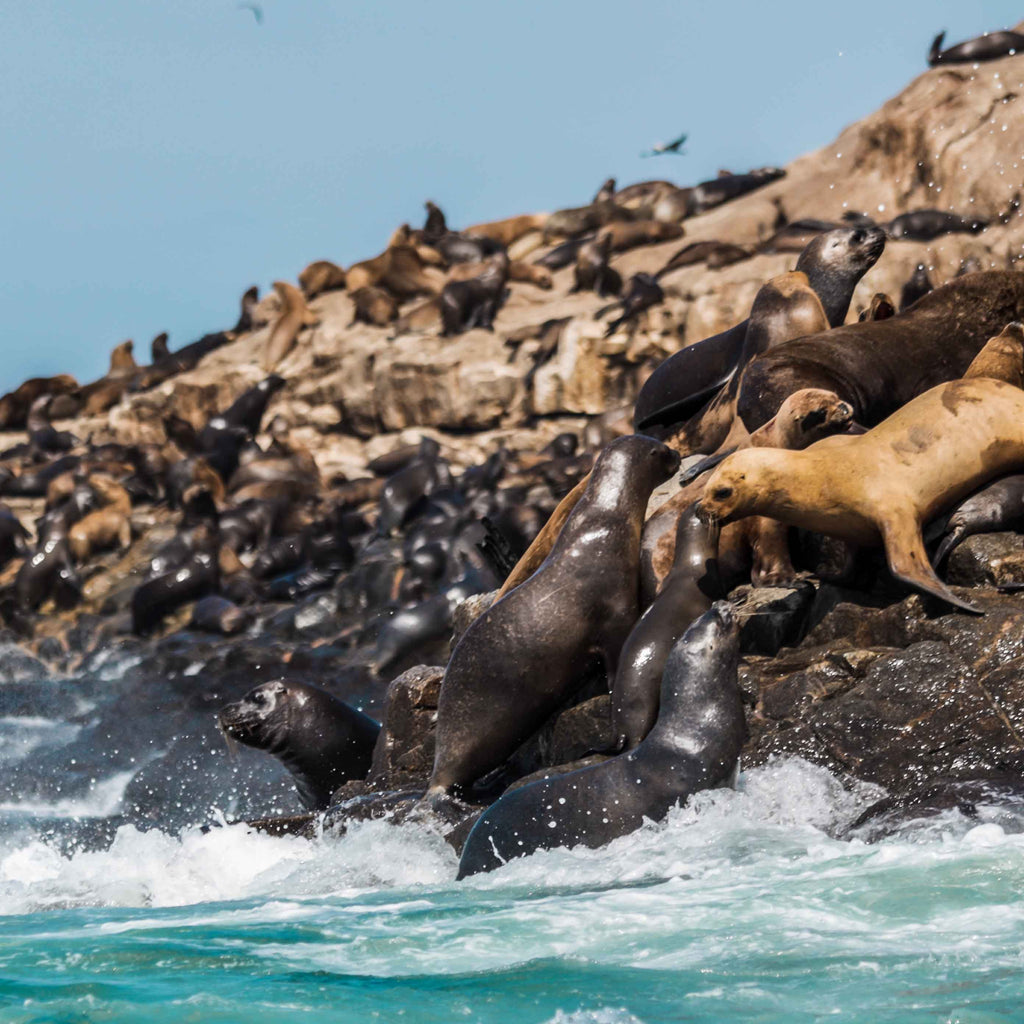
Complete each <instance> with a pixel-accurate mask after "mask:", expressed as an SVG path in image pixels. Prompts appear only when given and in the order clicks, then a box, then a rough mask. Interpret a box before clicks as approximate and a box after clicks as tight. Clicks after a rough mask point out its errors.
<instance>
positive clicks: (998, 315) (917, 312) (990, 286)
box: [662, 270, 1024, 430]
mask: <svg viewBox="0 0 1024 1024" xmlns="http://www.w3.org/2000/svg"><path fill="white" fill-rule="evenodd" d="M819 294H820V293H819ZM826 310H827V307H826ZM1021 319H1024V274H1017V273H1014V272H1012V271H999V270H988V271H982V272H981V273H977V274H968V275H967V276H966V277H961V278H956V279H954V280H952V281H950V282H948V283H947V284H944V285H940V286H939V287H938V288H936V289H935V290H934V291H933V292H929V293H928V294H927V295H926V296H925V297H924V298H923V299H919V300H918V301H917V302H915V303H914V305H913V306H912V307H911V308H910V309H908V310H906V312H903V313H898V314H897V315H896V316H894V317H890V318H889V319H888V320H882V321H881V322H876V323H856V324H847V325H845V326H843V327H835V328H833V329H832V330H831V331H827V332H825V333H823V334H814V335H811V336H810V337H807V338H799V339H797V340H796V341H789V342H787V343H786V344H785V345H780V346H779V347H778V348H776V349H773V350H772V351H771V352H766V353H765V354H764V355H763V356H761V357H760V358H759V359H756V360H755V361H754V362H753V363H751V364H750V365H749V366H748V367H747V369H746V372H745V373H744V375H743V381H742V383H741V384H740V392H739V397H738V398H737V402H736V411H737V413H738V414H739V416H740V418H741V419H742V420H743V422H744V424H745V425H746V427H747V429H748V430H756V429H757V428H758V427H760V426H761V425H762V424H764V423H766V422H767V421H768V420H769V419H771V417H772V416H774V415H775V413H776V412H777V410H778V408H779V406H780V405H781V404H782V402H783V401H784V400H785V399H786V398H787V397H788V396H789V395H791V394H792V393H793V392H794V391H799V390H800V389H801V388H824V389H825V390H827V391H834V392H835V393H836V394H837V395H838V396H839V397H840V398H841V399H843V400H844V401H847V402H849V403H850V404H851V405H852V406H853V409H854V417H855V419H856V420H857V422H858V423H862V424H863V425H864V426H874V425H875V424H876V423H880V422H881V421H882V420H883V419H885V417H886V416H888V415H889V414H890V413H892V412H894V411H895V410H896V409H898V408H899V407H900V406H902V405H905V404H906V403H907V402H909V401H910V400H911V399H912V398H913V397H914V396H915V395H919V394H921V393H922V392H923V391H926V390H928V388H931V387H934V386H935V385H936V384H940V383H942V382H943V381H947V380H952V379H955V378H957V377H961V376H963V373H964V371H965V370H966V369H967V367H968V366H970V363H971V360H972V359H973V358H974V357H975V356H976V355H977V354H978V352H979V351H981V348H982V346H983V345H984V344H985V342H986V341H988V340H989V338H991V337H993V335H995V334H997V333H998V332H999V331H1001V330H1002V329H1003V327H1005V326H1006V324H1008V323H1010V321H1013V320H1021ZM686 351H688V350H687V349H683V352H686ZM673 358H674V357H673ZM662 365H664V364H662Z"/></svg>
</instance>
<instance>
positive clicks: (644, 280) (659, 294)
mask: <svg viewBox="0 0 1024 1024" xmlns="http://www.w3.org/2000/svg"><path fill="white" fill-rule="evenodd" d="M664 301H665V293H664V292H663V291H662V290H661V285H660V284H658V282H657V280H656V279H655V278H654V277H653V276H652V275H651V274H645V273H642V272H641V273H639V274H634V275H633V276H632V277H631V278H630V279H629V284H628V285H627V286H626V294H625V295H624V296H623V297H622V314H621V315H620V316H618V317H616V318H615V319H614V320H612V321H611V322H610V323H609V324H608V327H607V329H606V330H605V332H604V336H605V337H606V338H610V337H611V336H612V335H613V334H614V333H615V332H616V331H617V330H619V328H621V327H622V326H623V324H627V323H630V322H631V321H633V320H635V319H636V318H637V317H638V316H639V315H640V314H641V313H643V312H644V311H645V310H648V309H650V308H651V307H652V306H656V305H658V303H659V302H664ZM602 312H603V311H602Z"/></svg>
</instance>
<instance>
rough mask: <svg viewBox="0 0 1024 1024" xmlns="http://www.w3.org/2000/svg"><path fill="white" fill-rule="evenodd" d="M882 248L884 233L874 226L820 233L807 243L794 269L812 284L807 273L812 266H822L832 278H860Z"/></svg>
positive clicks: (812, 278)
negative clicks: (834, 276)
mask: <svg viewBox="0 0 1024 1024" xmlns="http://www.w3.org/2000/svg"><path fill="white" fill-rule="evenodd" d="M884 248H885V231H884V229H883V228H880V227H878V226H877V225H860V224H858V225H853V226H852V227H848V228H835V229H834V230H832V231H824V232H822V233H821V234H820V235H817V236H815V237H814V238H812V239H811V241H810V242H808V243H807V246H806V247H805V248H804V251H803V252H802V253H801V254H800V258H799V259H798V260H797V264H796V269H797V270H802V271H803V272H804V273H806V274H807V276H808V277H809V278H810V279H811V281H812V282H813V281H814V275H813V274H812V273H811V271H810V270H809V267H810V266H811V265H812V264H816V263H819V262H820V263H822V264H823V265H824V266H826V267H828V268H829V271H830V272H831V273H832V274H837V275H841V276H843V277H849V276H850V275H851V274H856V277H857V279H859V278H861V277H862V276H863V275H864V274H865V273H866V272H867V271H868V270H869V269H870V268H871V267H873V266H874V265H875V263H877V262H878V257H879V256H881V255H882V250H883V249H884Z"/></svg>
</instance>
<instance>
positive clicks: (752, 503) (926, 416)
mask: <svg viewBox="0 0 1024 1024" xmlns="http://www.w3.org/2000/svg"><path fill="white" fill-rule="evenodd" d="M1022 465H1024V392H1022V391H1021V390H1020V389H1019V388H1015V387H1013V386H1012V385H1010V384H1007V383H1005V382H1004V381H999V380H989V379H987V378H983V377H977V378H972V379H969V380H955V381H951V382H949V383H946V384H940V385H939V386H938V387H934V388H932V389H931V390H930V391H926V392H925V393H924V394H922V395H919V396H918V397H917V398H915V399H914V400H913V401H911V402H909V403H908V404H907V405H905V406H904V407H903V408H902V409H899V410H898V411H897V412H895V413H893V415H892V416H890V417H889V418H888V419H887V420H884V421H883V422H882V423H881V424H879V425H878V426H877V427H875V428H874V429H872V430H869V431H868V432H867V433H866V434H862V435H861V436H859V437H831V438H826V439H825V440H824V441H819V442H818V443H817V444H814V445H811V447H810V448H807V449H805V450H804V451H802V452H787V451H780V450H775V449H763V448H762V449H756V450H755V449H748V450H747V451H742V452H735V453H734V454H732V455H730V456H729V457H728V458H727V459H726V460H725V461H724V462H723V463H722V464H721V465H720V466H719V467H718V468H717V469H716V470H715V471H714V473H712V475H711V478H710V479H709V480H708V482H707V485H706V487H705V489H704V497H703V498H702V499H701V502H700V506H699V509H700V514H701V515H702V516H704V517H705V518H706V519H707V520H708V521H714V522H718V523H719V524H722V525H724V524H726V523H730V522H733V521H735V520H737V519H742V518H743V517H744V516H748V515H765V516H769V517H771V518H773V519H778V520H780V521H781V522H784V523H789V524H790V525H793V526H802V527H804V528H805V529H808V530H815V531H817V532H818V533H824V534H827V535H829V536H833V537H839V538H841V539H843V540H847V541H850V542H852V543H854V544H864V545H876V544H878V543H880V542H881V543H882V544H884V546H885V549H886V555H887V557H888V561H889V568H890V570H891V571H892V574H893V575H894V576H896V577H897V578H898V579H901V580H903V581H904V582H905V583H908V584H910V585H911V586H914V587H918V588H919V589H921V590H924V591H925V592H926V593H929V594H934V595H935V596H937V597H941V598H942V599H943V600H944V601H947V602H949V603H950V604H952V605H954V606H955V607H957V608H963V609H964V610H966V611H972V612H973V611H976V610H977V609H975V608H974V606H973V605H971V604H969V603H968V602H967V601H963V600H961V599H960V598H958V597H957V596H956V595H955V594H954V593H953V592H952V591H951V590H949V589H948V588H947V587H946V586H945V585H944V584H943V583H942V581H941V580H940V579H939V578H938V577H937V576H936V575H935V573H934V572H933V571H932V569H931V566H930V565H929V563H928V556H927V555H926V554H925V550H924V543H923V541H922V538H921V524H922V523H924V522H927V521H928V520H930V519H932V518H934V517H935V516H936V515H938V514H939V513H941V512H943V511H945V510H946V509H948V508H950V507H951V506H952V505H954V504H955V503H956V502H958V501H959V500H960V499H962V498H964V497H965V496H966V495H968V494H970V493H971V491H973V490H976V489H977V488H978V487H980V486H981V485H982V484H984V483H986V482H987V481H989V480H992V479H994V478H995V477H998V476H1004V475H1006V474H1008V473H1011V472H1013V471H1014V470H1019V469H1020V468H1021V467H1022Z"/></svg>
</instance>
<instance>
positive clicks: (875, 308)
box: [857, 292, 896, 323]
mask: <svg viewBox="0 0 1024 1024" xmlns="http://www.w3.org/2000/svg"><path fill="white" fill-rule="evenodd" d="M895 315H896V303H895V302H893V301H892V299H890V298H889V296H888V295H886V294H885V292H875V294H874V295H872V296H871V303H870V305H868V306H867V307H866V308H864V309H862V310H861V311H860V314H859V315H858V317H857V320H858V321H859V322H860V323H865V322H867V321H870V322H872V323H873V322H874V321H876V320H888V319H889V317H891V316H895Z"/></svg>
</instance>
